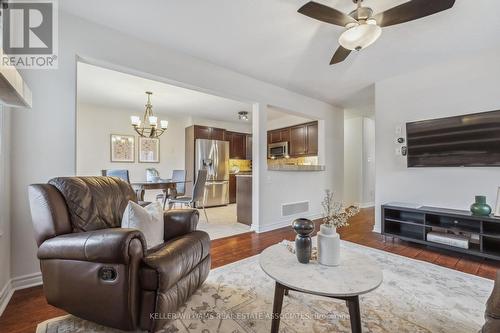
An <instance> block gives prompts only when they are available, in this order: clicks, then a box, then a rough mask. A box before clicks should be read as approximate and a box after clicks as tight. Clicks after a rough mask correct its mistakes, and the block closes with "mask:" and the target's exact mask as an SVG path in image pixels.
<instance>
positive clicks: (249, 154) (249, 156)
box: [245, 134, 253, 160]
mask: <svg viewBox="0 0 500 333" xmlns="http://www.w3.org/2000/svg"><path fill="white" fill-rule="evenodd" d="M252 149H253V148H252V134H247V135H246V147H245V150H246V159H247V160H251V159H252Z"/></svg>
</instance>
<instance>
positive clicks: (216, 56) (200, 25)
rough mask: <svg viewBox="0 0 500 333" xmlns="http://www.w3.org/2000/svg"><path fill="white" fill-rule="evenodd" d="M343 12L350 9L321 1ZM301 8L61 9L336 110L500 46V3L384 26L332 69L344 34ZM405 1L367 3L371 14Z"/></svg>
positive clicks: (70, 5)
mask: <svg viewBox="0 0 500 333" xmlns="http://www.w3.org/2000/svg"><path fill="white" fill-rule="evenodd" d="M318 1H321V2H323V3H325V4H327V5H330V6H335V7H336V8H338V9H341V10H343V11H344V12H349V11H350V10H352V9H353V8H354V4H353V3H352V1H351V0H318ZM306 2H307V0H211V1H196V0H169V1H164V0H147V1H140V2H138V1H132V0H107V1H102V0H101V1H99V0H87V1H81V0H64V1H61V2H60V7H61V8H62V10H65V11H68V12H71V13H73V14H75V15H78V16H81V17H83V18H85V19H88V20H90V21H94V22H97V23H99V24H102V25H105V26H109V27H112V28H113V29H116V30H119V31H122V32H124V33H126V34H130V35H133V36H136V37H137V38H141V39H146V40H148V41H150V42H154V43H158V44H162V45H164V46H166V47H168V48H172V49H176V50H179V51H181V52H185V53H187V54H190V55H193V56H196V57H199V58H202V59H205V60H207V61H209V62H212V63H215V64H218V65H220V66H224V67H227V68H230V69H232V70H235V71H237V72H240V73H244V74H247V75H249V76H252V77H255V78H257V79H260V80H263V81H267V82H271V83H274V84H276V85H279V86H282V87H285V88H288V89H290V90H293V91H296V92H299V93H303V94H305V95H308V96H311V97H315V98H318V99H321V100H324V101H327V102H329V103H332V104H337V105H338V104H342V101H345V100H348V99H349V97H350V96H351V95H352V94H353V93H356V92H357V91H360V90H362V89H364V88H365V87H367V86H369V85H370V84H372V83H374V82H377V81H379V80H382V79H384V78H387V77H390V76H394V75H397V74H400V73H404V72H407V71H411V70H415V69H418V68H419V67H421V66H427V65H430V64H433V63H440V62H446V61H449V60H450V59H453V58H457V57H466V56H468V55H471V54H475V53H479V52H484V51H485V50H488V49H490V48H498V47H499V46H500V42H499V41H500V39H499V38H498V36H499V35H500V19H499V18H498V13H500V1H496V0H457V2H456V3H455V6H454V7H453V8H452V9H451V10H448V11H445V12H442V13H439V14H436V15H432V16H429V17H426V18H423V19H420V20H417V21H413V22H408V23H405V24H401V25H397V26H393V27H387V28H384V29H383V34H382V37H381V38H380V39H379V40H378V41H377V42H376V43H375V44H374V45H372V46H371V47H369V48H367V49H365V50H363V51H362V52H359V53H355V54H354V55H351V56H350V57H349V58H348V60H347V61H345V62H343V63H341V64H339V65H334V66H329V65H328V63H329V61H330V58H331V56H332V54H333V52H334V51H335V49H336V48H337V47H338V44H337V39H338V36H339V35H340V33H341V32H342V28H341V27H337V26H333V25H329V24H326V23H321V22H319V21H316V20H313V19H310V18H308V17H306V16H303V15H300V14H298V13H297V9H298V8H299V7H301V6H302V5H303V4H304V3H306ZM403 2H405V1H404V0H366V1H365V2H364V3H365V5H366V6H370V7H372V8H373V9H374V11H375V12H379V11H382V10H384V9H387V8H390V7H392V6H394V5H397V4H400V3H403Z"/></svg>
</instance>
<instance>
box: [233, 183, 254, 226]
mask: <svg viewBox="0 0 500 333" xmlns="http://www.w3.org/2000/svg"><path fill="white" fill-rule="evenodd" d="M236 215H237V220H238V222H239V223H243V224H246V225H252V176H251V175H238V176H236Z"/></svg>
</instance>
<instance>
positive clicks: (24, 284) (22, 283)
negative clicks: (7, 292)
mask: <svg viewBox="0 0 500 333" xmlns="http://www.w3.org/2000/svg"><path fill="white" fill-rule="evenodd" d="M11 284H12V289H14V290H20V289H25V288H29V287H34V286H39V285H41V284H42V273H41V272H38V273H32V274H27V275H22V276H18V277H15V278H13V279H12V280H11Z"/></svg>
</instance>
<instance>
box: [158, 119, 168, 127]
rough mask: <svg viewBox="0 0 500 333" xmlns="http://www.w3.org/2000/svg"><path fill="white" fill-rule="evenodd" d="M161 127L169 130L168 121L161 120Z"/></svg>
mask: <svg viewBox="0 0 500 333" xmlns="http://www.w3.org/2000/svg"><path fill="white" fill-rule="evenodd" d="M160 126H161V128H162V129H167V128H168V120H161V121H160Z"/></svg>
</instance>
